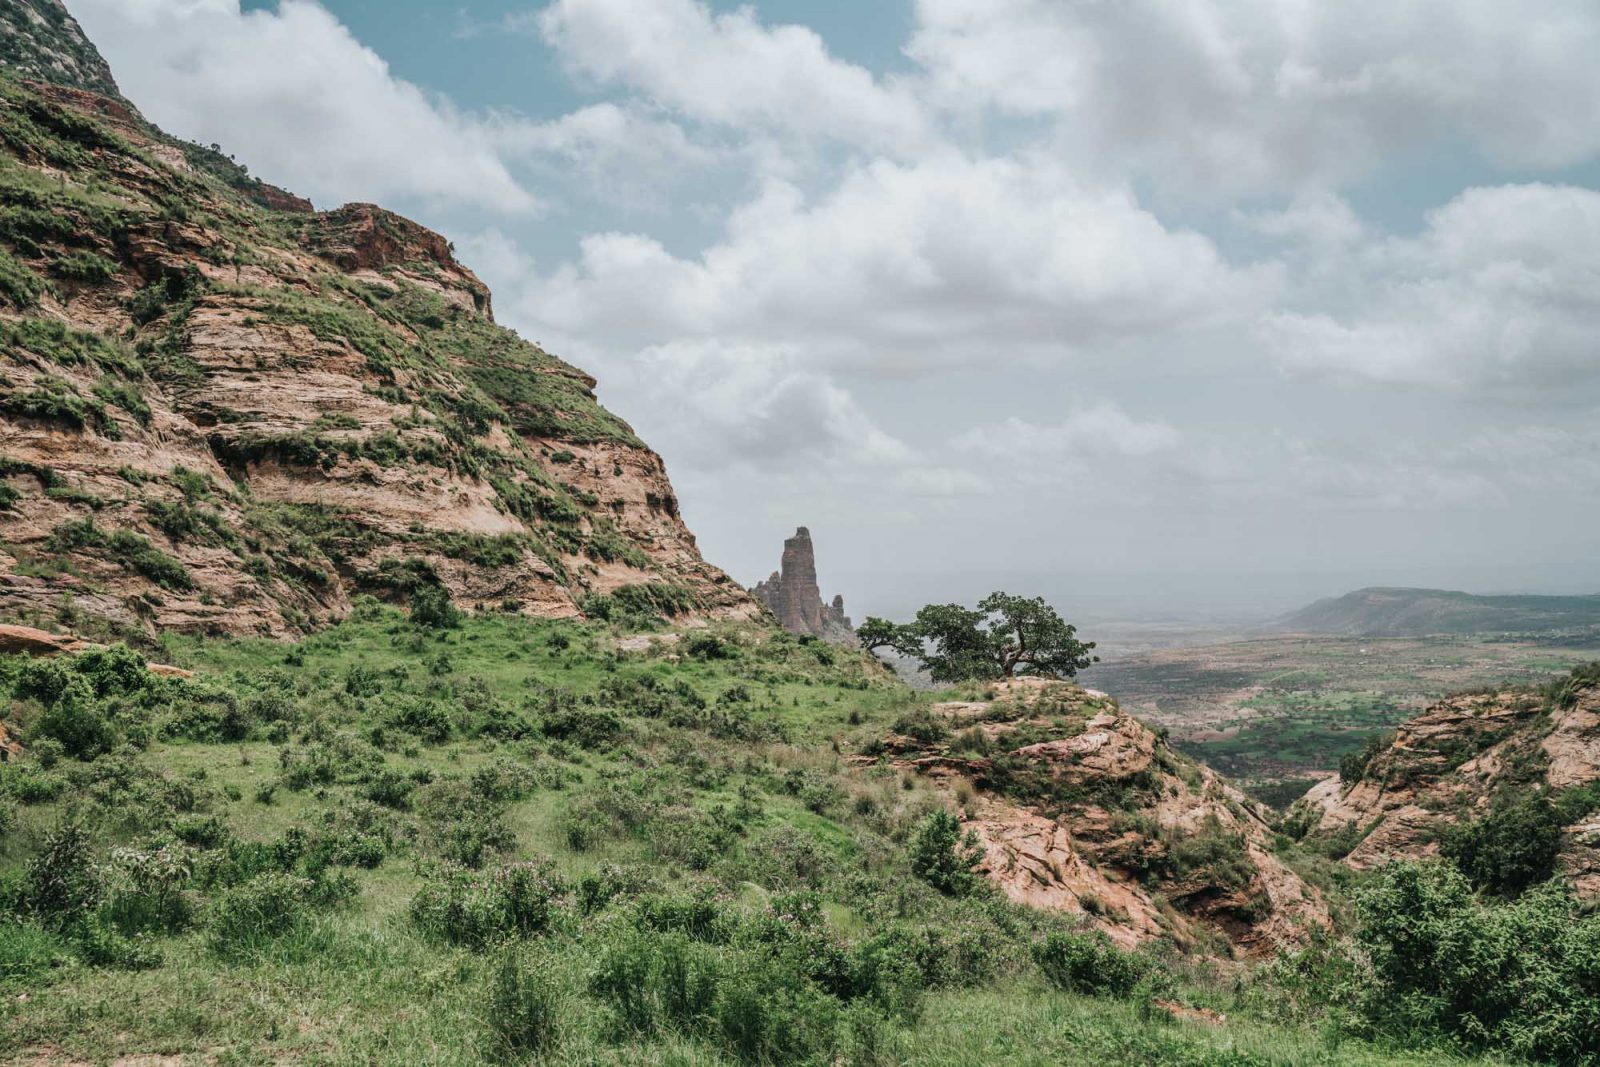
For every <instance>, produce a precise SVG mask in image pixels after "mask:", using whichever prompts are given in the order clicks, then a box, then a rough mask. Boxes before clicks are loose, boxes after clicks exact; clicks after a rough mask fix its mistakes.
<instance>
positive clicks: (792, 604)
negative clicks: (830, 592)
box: [750, 526, 856, 646]
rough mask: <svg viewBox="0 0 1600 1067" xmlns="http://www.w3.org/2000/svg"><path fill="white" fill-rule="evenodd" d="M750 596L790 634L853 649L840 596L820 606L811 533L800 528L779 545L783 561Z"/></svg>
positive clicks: (853, 640)
mask: <svg viewBox="0 0 1600 1067" xmlns="http://www.w3.org/2000/svg"><path fill="white" fill-rule="evenodd" d="M750 592H751V594H752V595H753V596H755V598H756V599H757V600H759V601H761V603H763V604H765V605H766V606H767V607H768V608H769V609H770V610H771V611H772V614H773V615H775V616H777V619H778V623H779V624H780V625H781V626H782V627H783V628H784V629H785V630H788V631H789V632H790V633H793V634H809V635H811V636H812V637H820V638H822V639H823V640H824V641H830V642H833V643H834V644H840V645H849V646H854V645H855V644H856V636H855V627H854V626H852V625H851V623H850V619H849V617H848V616H846V615H845V613H844V597H842V596H835V597H834V598H833V602H832V603H831V604H827V603H823V600H822V590H821V589H820V588H819V587H818V585H817V559H816V553H815V551H814V550H813V548H812V545H811V531H810V530H808V529H806V528H805V527H804V526H802V527H800V528H799V529H797V530H795V532H794V536H793V537H791V538H789V539H788V540H786V541H784V543H783V561H782V563H781V565H780V567H779V569H778V570H775V571H773V572H772V575H771V576H770V577H769V578H767V580H766V581H764V582H757V583H756V584H755V587H754V588H752V589H751V590H750Z"/></svg>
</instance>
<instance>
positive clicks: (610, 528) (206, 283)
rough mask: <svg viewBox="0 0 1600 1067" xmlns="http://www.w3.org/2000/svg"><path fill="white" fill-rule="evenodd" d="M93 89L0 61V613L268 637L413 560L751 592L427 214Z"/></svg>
mask: <svg viewBox="0 0 1600 1067" xmlns="http://www.w3.org/2000/svg"><path fill="white" fill-rule="evenodd" d="M49 6H51V5H50V4H47V3H46V0H34V3H33V7H34V8H36V9H41V10H42V9H43V8H45V7H49ZM8 40H9V41H11V42H13V43H15V42H17V41H22V40H23V38H19V37H15V36H13V37H11V38H8ZM26 43H27V42H26V41H24V44H26ZM34 45H37V41H36V40H35V41H34ZM85 45H87V42H85ZM40 47H42V46H40ZM36 50H37V49H36ZM89 50H90V52H92V46H89ZM16 58H17V57H16V56H13V57H12V59H16ZM36 60H37V62H36V63H35V66H37V65H38V64H39V63H48V62H51V61H50V60H49V59H48V58H47V57H43V56H42V54H41V55H40V56H36ZM8 62H10V61H9V60H8ZM11 65H12V66H13V67H17V68H26V64H25V63H23V62H21V61H20V60H19V61H17V62H12V64H11ZM27 69H32V68H27ZM63 71H64V68H63ZM61 80H62V81H74V79H73V78H71V77H69V76H68V75H67V73H63V76H62V78H61ZM96 88H99V89H101V90H103V89H104V88H105V87H104V85H102V84H101V82H100V81H99V80H98V79H96V78H93V77H84V78H78V79H76V85H54V84H51V85H46V84H42V83H38V82H20V81H17V80H14V79H13V78H11V77H0V152H4V153H6V154H7V155H8V156H9V157H10V160H9V161H10V163H11V164H12V165H11V166H10V167H9V168H7V172H8V173H9V174H11V175H12V177H11V178H5V179H0V182H3V184H5V189H4V197H5V200H6V203H7V204H8V205H10V204H16V205H17V207H18V212H17V214H16V216H15V217H14V218H12V219H11V220H10V221H9V222H8V223H7V225H6V226H5V227H3V228H0V618H6V619H11V620H17V621H26V622H33V623H36V624H43V625H47V626H48V625H53V624H54V622H55V621H57V620H58V619H67V618H71V617H88V618H92V619H95V620H98V622H99V624H100V629H102V630H106V629H109V630H110V631H113V632H123V633H138V632H143V633H147V634H148V633H155V632H160V631H163V630H169V629H172V630H180V631H189V632H200V633H214V634H258V635H267V636H289V635H294V634H297V633H301V632H304V631H305V630H307V629H308V628H311V627H315V626H317V625H320V624H322V623H325V622H327V621H330V620H333V619H336V618H339V617H341V616H342V615H344V614H345V613H346V612H348V611H349V609H350V604H351V599H352V597H353V596H354V595H356V594H358V593H371V594H374V595H378V596H382V597H390V598H393V599H396V600H404V599H405V597H406V596H407V595H408V591H409V590H411V589H413V588H415V587H416V585H417V584H418V583H437V584H439V585H441V586H443V587H444V588H445V589H446V590H448V592H449V593H450V595H451V597H452V598H453V599H454V600H455V601H456V602H457V603H459V604H460V605H462V606H463V607H471V608H482V609H491V610H504V611H516V612H522V613H525V614H531V615H540V616H577V615H581V614H583V613H584V612H585V610H586V608H587V607H593V606H594V605H596V604H597V603H598V602H597V601H596V600H595V599H594V598H597V597H603V596H606V595H608V594H611V593H614V592H616V591H617V590H618V589H620V588H622V587H625V586H660V587H670V588H663V589H661V590H659V591H658V592H660V593H661V595H659V596H652V597H651V598H649V599H651V600H652V601H653V602H656V603H662V604H671V605H675V606H681V608H682V610H683V611H685V612H686V613H687V614H688V615H690V616H692V617H699V618H751V617H755V616H756V615H757V614H758V613H759V611H760V608H759V606H758V605H757V604H756V603H755V602H754V601H753V600H752V599H751V598H750V597H749V595H748V594H747V593H746V592H745V591H744V590H742V589H741V588H740V587H739V586H738V585H737V584H736V583H734V582H733V581H732V580H731V579H729V578H728V576H727V575H726V574H724V573H723V572H721V571H720V570H718V569H717V568H715V567H713V566H711V565H709V564H707V563H706V562H705V560H703V559H702V558H701V556H700V554H699V550H698V548H697V546H696V544H695V540H694V537H693V535H692V534H691V533H690V532H689V530H688V529H687V528H686V527H685V525H684V523H683V520H682V518H681V517H680V515H679V513H678V506H677V498H676V495H675V493H674V492H673V489H672V486H671V483H670V482H669V480H668V478H667V474H666V470H665V467H664V465H663V464H662V461H661V458H660V457H659V456H657V455H656V454H655V453H654V452H652V451H650V449H649V448H648V447H647V446H646V445H645V444H644V443H643V442H642V441H640V440H639V439H638V437H637V436H636V435H635V434H634V433H633V431H632V429H631V428H630V427H629V426H628V425H627V424H626V423H625V422H623V421H622V420H621V419H619V418H617V417H616V416H615V415H613V414H612V413H611V412H609V411H607V410H606V409H604V408H603V407H601V406H600V404H599V403H598V401H597V400H596V398H595V395H594V388H595V381H594V379H593V378H591V377H590V376H588V375H587V374H585V373H583V372H582V371H580V370H578V369H577V368H575V367H572V366H570V365H569V364H567V363H565V362H563V361H562V360H560V359H558V358H556V357H555V356H553V355H551V354H550V353H548V352H545V351H544V350H543V349H541V348H539V347H538V346H536V345H533V344H530V343H529V342H527V341H525V340H523V339H522V338H520V337H518V336H517V335H516V334H514V333H512V332H511V331H509V330H506V329H503V328H501V327H499V326H497V325H496V324H495V322H494V318H493V307H492V302H491V298H490V294H489V291H488V289H487V287H485V286H484V284H483V283H482V282H481V281H479V280H478V278H477V277H476V276H475V275H474V274H473V273H472V272H471V271H470V270H469V269H468V268H466V267H465V266H463V265H462V264H461V263H460V262H459V261H457V260H456V258H455V255H454V251H453V249H452V248H451V246H450V244H449V242H448V241H446V240H445V239H444V238H443V237H441V236H440V235H439V234H436V233H433V232H432V231H430V230H427V229H425V228H424V227H422V226H419V225H417V224H416V223H414V222H411V221H409V220H406V219H403V218H400V217H399V216H397V215H394V214H392V213H391V212H388V211H385V210H383V209H381V208H378V207H375V206H373V205H369V204H352V205H347V206H345V207H343V208H339V209H337V210H333V211H325V212H317V211H315V210H314V209H313V208H312V205H311V204H310V203H309V202H307V201H304V200H302V199H300V198H298V197H295V196H293V194H290V193H287V192H284V191H283V190H280V189H276V188H274V187H272V186H269V185H266V184H265V183H262V182H260V181H258V180H256V179H254V178H252V177H250V176H249V175H248V174H247V173H246V172H245V171H244V170H243V169H242V168H241V167H239V166H237V165H236V164H235V163H233V162H232V160H231V159H230V158H229V157H227V156H225V155H223V154H221V153H220V152H219V151H217V150H215V148H214V147H212V148H206V147H203V146H199V145H194V144H188V143H185V142H182V141H178V140H174V139H173V138H170V137H167V136H166V135H164V134H163V133H161V131H159V130H157V129H156V128H154V127H152V126H150V125H149V124H148V123H146V122H145V121H144V120H143V119H142V118H141V117H140V116H139V115H138V113H137V112H136V111H134V110H133V109H132V108H131V107H129V106H128V105H127V104H126V103H125V102H123V101H121V100H120V99H117V98H111V97H107V96H104V95H99V93H97V92H94V91H90V90H93V89H96Z"/></svg>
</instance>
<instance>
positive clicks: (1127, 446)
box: [952, 402, 1182, 479]
mask: <svg viewBox="0 0 1600 1067" xmlns="http://www.w3.org/2000/svg"><path fill="white" fill-rule="evenodd" d="M1181 441H1182V437H1181V435H1180V434H1179V433H1178V431H1177V430H1175V429H1174V428H1173V427H1171V426H1169V425H1168V424H1167V423H1165V422H1162V421H1160V420H1156V419H1136V418H1134V417H1132V416H1130V415H1129V414H1128V413H1127V412H1125V411H1123V410H1122V409H1121V408H1119V407H1117V406H1116V405H1114V404H1109V403H1104V402H1101V403H1098V404H1094V405H1091V406H1086V407H1082V408H1079V409H1078V410H1076V411H1073V412H1070V413H1068V415H1067V416H1066V417H1065V418H1063V419H1062V420H1061V421H1060V422H1057V423H1053V424H1051V425H1047V426H1040V425H1037V424H1035V423H1031V422H1027V421H1025V420H1023V419H1019V418H1016V417H1015V416H1013V417H1011V418H1008V419H1006V420H1004V421H1003V422H1000V423H998V424H996V425H992V426H983V427H978V428H976V429H972V430H968V431H967V432H965V433H963V434H961V435H959V436H958V437H956V439H955V440H954V441H953V442H952V445H953V446H954V447H955V449H956V451H957V452H970V453H974V454H976V455H978V456H979V457H981V458H983V459H984V460H986V461H988V462H991V463H1000V464H1007V465H1009V466H1010V467H1011V469H1012V470H1013V471H1017V472H1023V471H1027V472H1034V473H1036V474H1037V475H1038V476H1039V477H1042V478H1045V479H1059V478H1060V477H1061V472H1062V471H1063V470H1064V469H1069V468H1073V467H1076V466H1078V465H1080V464H1083V463H1085V462H1086V461H1089V460H1094V459H1098V458H1101V457H1106V456H1121V457H1128V458H1143V457H1148V456H1154V455H1156V454H1158V453H1165V452H1171V451H1172V450H1174V449H1176V448H1177V447H1178V446H1179V444H1180V443H1181Z"/></svg>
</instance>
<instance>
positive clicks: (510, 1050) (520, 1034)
mask: <svg viewBox="0 0 1600 1067" xmlns="http://www.w3.org/2000/svg"><path fill="white" fill-rule="evenodd" d="M485 999H486V1001H487V1005H488V1006H487V1012H488V1030H489V1035H488V1036H489V1048H488V1053H489V1057H490V1058H491V1059H492V1060H495V1061H497V1062H502V1063H521V1062H523V1061H524V1060H525V1059H527V1058H528V1057H530V1056H543V1055H544V1054H545V1053H548V1052H550V1051H552V1050H554V1049H555V1048H556V1046H557V1045H559V1044H560V1041H561V1003H562V988H561V986H560V984H559V982H558V981H557V980H556V978H555V977H554V976H553V975H552V974H551V972H550V970H549V967H548V965H547V964H544V965H541V964H540V963H533V964H530V963H529V962H528V961H527V960H525V959H524V958H523V956H522V955H520V954H519V953H518V952H517V951H516V950H514V949H507V950H506V951H504V952H503V953H501V955H500V958H499V959H498V960H496V961H495V965H494V970H493V972H492V973H491V976H490V979H489V988H488V992H487V995H486V998H485Z"/></svg>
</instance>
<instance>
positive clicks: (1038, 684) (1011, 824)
mask: <svg viewBox="0 0 1600 1067" xmlns="http://www.w3.org/2000/svg"><path fill="white" fill-rule="evenodd" d="M991 695H992V699H990V700H984V701H970V702H967V701H963V702H949V703H943V704H937V705H934V707H933V708H932V711H931V715H932V717H933V724H932V728H931V729H929V728H928V727H927V726H923V727H922V728H919V729H918V730H917V731H916V732H917V733H918V735H919V736H920V737H923V738H927V737H929V736H938V737H939V739H938V740H932V741H930V740H917V739H914V738H912V737H910V736H900V735H896V736H891V737H890V738H888V739H886V741H885V742H884V744H883V751H882V753H881V754H880V756H879V758H886V759H888V760H890V761H891V762H893V763H895V764H897V765H899V766H900V767H902V768H903V769H906V770H910V771H914V772H916V773H920V774H924V775H927V776H928V777H930V778H932V779H934V780H935V781H938V782H940V783H942V784H944V785H945V786H946V787H948V788H949V789H950V791H951V792H952V794H954V795H956V796H957V797H961V798H968V797H970V799H963V801H962V813H963V821H964V823H965V824H966V826H967V828H968V829H970V830H972V831H973V832H975V833H976V834H977V836H978V839H979V841H980V842H981V844H982V846H983V849H984V863H983V870H984V873H986V874H987V875H988V877H989V878H990V879H991V880H993V881H994V882H995V883H996V884H997V885H998V886H999V887H1000V888H1001V890H1002V891H1004V892H1005V894H1006V895H1007V896H1008V897H1010V898H1011V899H1012V900H1015V901H1017V902H1019V903H1023V904H1028V905H1030V906H1033V907H1039V908H1047V909H1051V910H1057V911H1063V912H1068V913H1071V914H1075V915H1080V916H1082V917H1083V919H1084V921H1085V922H1086V923H1087V924H1089V925H1090V926H1092V927H1094V928H1096V929H1099V930H1101V931H1103V932H1104V933H1105V934H1106V935H1107V936H1108V937H1110V938H1111V939H1112V940H1113V941H1115V942H1116V943H1118V944H1120V945H1123V946H1125V947H1131V946H1134V945H1138V944H1141V943H1144V942H1147V941H1152V940H1155V939H1157V938H1162V937H1169V938H1172V939H1173V940H1175V941H1177V942H1178V943H1179V944H1183V945H1199V944H1202V943H1204V942H1208V941H1214V940H1215V939H1216V937H1217V936H1220V937H1221V938H1223V939H1225V940H1226V941H1227V942H1228V943H1229V944H1231V945H1232V946H1234V948H1235V949H1237V950H1238V951H1239V952H1241V953H1243V954H1246V955H1267V954H1270V953H1271V952H1273V951H1275V950H1276V949H1277V948H1278V947H1280V946H1284V945H1289V944H1295V943H1299V942H1301V941H1303V940H1304V939H1305V938H1306V937H1307V936H1309V935H1310V933H1311V932H1312V931H1314V930H1316V929H1319V928H1323V927H1326V926H1327V925H1328V922H1329V916H1328V910H1327V907H1326V905H1325V903H1324V902H1323V900H1322V897H1321V895H1320V894H1319V893H1318V892H1317V890H1316V889H1315V888H1314V887H1312V886H1311V885H1309V884H1307V883H1306V882H1304V881H1302V880H1301V879H1300V877H1299V876H1298V875H1296V874H1295V873H1294V872H1293V871H1291V870H1290V869H1289V868H1288V867H1286V866H1285V865H1284V864H1283V863H1282V862H1280V861H1279V860H1278V858H1277V857H1276V856H1275V855H1274V853H1273V851H1272V831H1271V828H1270V827H1269V825H1268V823H1267V821H1266V819H1265V818H1264V817H1263V815H1262V813H1261V812H1260V810H1259V809H1258V806H1257V805H1256V803H1255V802H1254V801H1252V800H1250V799H1249V798H1248V797H1246V796H1245V795H1244V794H1242V793H1240V792H1239V791H1238V790H1237V789H1235V788H1234V787H1233V786H1231V785H1229V784H1228V783H1227V782H1226V781H1225V780H1224V779H1223V778H1222V777H1221V776H1219V775H1217V774H1216V773H1214V772H1213V771H1211V770H1209V769H1208V768H1205V767H1203V766H1201V765H1199V764H1197V763H1194V762H1193V761H1191V760H1188V759H1186V758H1185V757H1183V756H1181V755H1179V754H1177V753H1175V752H1173V751H1172V750H1171V749H1169V748H1168V747H1167V745H1166V742H1164V741H1162V740H1161V739H1160V738H1159V737H1157V736H1156V734H1155V733H1154V732H1152V731H1151V730H1150V729H1149V728H1148V727H1146V726H1145V725H1144V724H1143V723H1141V722H1139V721H1138V720H1137V719H1134V718H1133V717H1131V716H1129V715H1125V714H1123V713H1122V711H1121V709H1120V708H1118V707H1117V704H1116V702H1115V701H1114V700H1112V699H1111V698H1110V697H1107V696H1106V695H1105V694H1103V693H1096V692H1094V691H1092V690H1085V689H1081V688H1079V687H1078V686H1076V685H1072V684H1069V683H1064V682H1051V681H1046V680H1043V679H1037V678H1019V679H1014V680H1011V681H1008V682H1003V683H1000V684H998V685H996V686H995V687H994V689H993V691H992V694H991Z"/></svg>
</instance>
